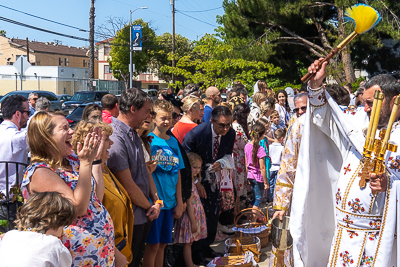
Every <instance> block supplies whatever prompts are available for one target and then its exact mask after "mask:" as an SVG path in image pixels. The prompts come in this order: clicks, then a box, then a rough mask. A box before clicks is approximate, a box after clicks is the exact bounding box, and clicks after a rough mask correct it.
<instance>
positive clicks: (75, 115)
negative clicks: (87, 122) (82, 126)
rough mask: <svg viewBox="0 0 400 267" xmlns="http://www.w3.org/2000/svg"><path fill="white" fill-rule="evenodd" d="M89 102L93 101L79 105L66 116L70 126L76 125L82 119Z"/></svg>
mask: <svg viewBox="0 0 400 267" xmlns="http://www.w3.org/2000/svg"><path fill="white" fill-rule="evenodd" d="M89 104H93V103H85V104H81V105H79V106H77V107H76V108H75V109H74V110H73V111H72V112H71V114H69V115H67V116H66V117H65V118H66V119H67V121H68V123H69V126H70V127H71V128H73V127H75V125H76V124H77V123H78V122H80V121H81V120H82V113H83V110H84V109H85V107H86V106H87V105H89Z"/></svg>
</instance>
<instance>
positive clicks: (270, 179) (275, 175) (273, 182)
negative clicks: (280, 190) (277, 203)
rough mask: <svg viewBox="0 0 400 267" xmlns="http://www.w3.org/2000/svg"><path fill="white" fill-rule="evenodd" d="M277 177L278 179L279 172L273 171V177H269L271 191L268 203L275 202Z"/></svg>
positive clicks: (268, 193)
mask: <svg viewBox="0 0 400 267" xmlns="http://www.w3.org/2000/svg"><path fill="white" fill-rule="evenodd" d="M277 177H278V171H272V172H271V175H270V176H269V189H268V191H267V202H272V201H274V194H275V183H276V178H277Z"/></svg>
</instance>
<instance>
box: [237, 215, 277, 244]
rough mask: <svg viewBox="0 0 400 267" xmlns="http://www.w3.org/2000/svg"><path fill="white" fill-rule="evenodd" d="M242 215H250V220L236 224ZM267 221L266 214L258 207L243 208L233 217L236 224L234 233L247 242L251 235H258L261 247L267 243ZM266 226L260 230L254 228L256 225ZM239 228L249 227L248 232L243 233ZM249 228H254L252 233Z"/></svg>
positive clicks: (248, 216)
mask: <svg viewBox="0 0 400 267" xmlns="http://www.w3.org/2000/svg"><path fill="white" fill-rule="evenodd" d="M242 217H246V219H247V218H250V217H252V219H251V221H250V220H248V221H247V222H246V223H243V224H238V220H239V219H240V218H242ZM267 223H268V215H267V216H265V214H264V213H263V212H262V211H261V210H259V209H244V210H242V211H240V212H239V213H238V214H237V215H236V217H235V226H236V229H237V231H236V233H235V237H236V238H239V239H240V240H241V242H243V243H247V242H251V241H252V237H258V238H259V239H260V243H261V247H262V248H265V247H266V246H267V245H268V240H269V229H268V227H267ZM261 226H266V227H267V228H266V229H265V230H263V231H261V232H258V231H257V230H256V228H257V227H261ZM239 228H242V229H243V228H246V229H250V233H243V232H242V231H240V230H239ZM251 229H254V233H251Z"/></svg>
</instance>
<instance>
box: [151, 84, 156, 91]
mask: <svg viewBox="0 0 400 267" xmlns="http://www.w3.org/2000/svg"><path fill="white" fill-rule="evenodd" d="M149 89H156V90H158V84H149Z"/></svg>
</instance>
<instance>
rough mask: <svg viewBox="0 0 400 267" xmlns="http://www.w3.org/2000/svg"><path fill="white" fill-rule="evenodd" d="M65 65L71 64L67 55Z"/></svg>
mask: <svg viewBox="0 0 400 267" xmlns="http://www.w3.org/2000/svg"><path fill="white" fill-rule="evenodd" d="M65 66H66V67H68V66H69V60H68V58H67V57H66V58H65Z"/></svg>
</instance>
